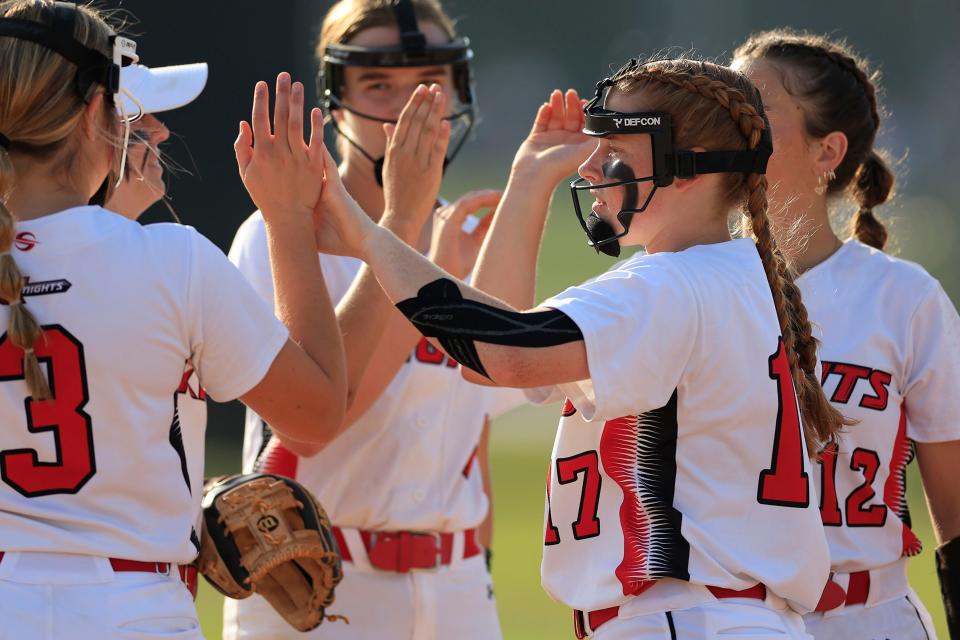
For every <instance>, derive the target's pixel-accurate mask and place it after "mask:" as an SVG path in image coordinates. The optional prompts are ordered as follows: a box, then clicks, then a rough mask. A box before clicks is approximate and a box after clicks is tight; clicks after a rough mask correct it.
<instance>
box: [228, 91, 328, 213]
mask: <svg viewBox="0 0 960 640" xmlns="http://www.w3.org/2000/svg"><path fill="white" fill-rule="evenodd" d="M251 125H252V126H251ZM233 149H234V152H235V153H236V155H237V167H238V168H239V169H240V179H241V180H243V186H244V187H246V189H247V193H249V194H250V197H251V198H252V199H253V202H254V203H255V204H256V205H257V207H258V208H259V209H260V211H261V212H262V213H263V218H264V220H265V221H266V222H268V223H271V222H282V221H284V220H288V219H295V218H296V217H298V216H306V218H305V219H309V216H310V215H312V213H313V210H314V208H315V207H316V205H317V201H318V200H319V199H320V193H321V190H322V188H323V167H324V162H323V160H324V147H323V118H322V116H321V113H320V110H319V109H313V110H312V111H311V112H310V141H309V143H307V142H304V139H303V85H302V84H300V83H299V82H294V83H292V84H291V80H290V74H289V73H286V72H284V73H281V74H279V75H278V76H277V87H276V106H275V107H274V113H273V126H272V127H271V123H270V91H269V89H268V88H267V83H266V82H262V81H261V82H258V83H257V85H256V88H255V89H254V93H253V113H252V116H251V119H250V122H249V123H248V122H246V121H244V122H241V123H240V133H239V135H238V136H237V140H236V142H234V144H233Z"/></svg>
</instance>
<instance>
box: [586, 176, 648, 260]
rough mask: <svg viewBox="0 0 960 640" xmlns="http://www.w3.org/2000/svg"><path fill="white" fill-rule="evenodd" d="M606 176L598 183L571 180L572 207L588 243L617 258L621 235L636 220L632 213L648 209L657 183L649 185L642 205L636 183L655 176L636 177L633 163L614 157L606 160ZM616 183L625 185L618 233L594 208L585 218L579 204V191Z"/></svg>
mask: <svg viewBox="0 0 960 640" xmlns="http://www.w3.org/2000/svg"><path fill="white" fill-rule="evenodd" d="M603 177H604V178H605V180H606V181H605V182H603V183H602V184H596V185H594V184H590V183H589V182H587V180H586V178H579V179H577V180H574V181H573V182H571V183H570V192H571V194H572V196H573V208H574V211H575V212H576V214H577V218H578V219H579V220H580V226H581V227H583V230H584V232H585V233H586V234H587V244H588V245H590V246H591V247H593V248H594V249H595V250H596V251H597V252H598V253H604V254H606V255H608V256H611V257H613V258H617V257H619V256H620V238H622V237H623V236H625V235H626V234H627V232H629V231H630V223H631V221H632V220H633V215H634V214H635V213H643V212H644V211H646V209H647V206H648V205H649V204H650V200H651V199H652V198H653V194H654V193H655V192H656V190H657V187H656V185H655V184H654V186H653V187H652V188H651V189H650V193H648V194H647V197H646V198H644V201H643V205H642V206H638V204H639V202H640V189H639V188H638V187H637V184H638V183H640V182H653V181H654V177H653V176H648V177H645V178H637V177H635V174H634V172H633V169H631V168H630V165H628V164H626V163H625V162H623V161H622V160H614V161H612V162H607V163H604V165H603ZM614 187H622V188H623V192H624V193H623V204H622V206H621V207H620V211H619V212H618V213H617V220H618V221H619V222H620V224H621V225H623V231H622V232H621V233H617V232H616V231H615V230H614V228H613V225H611V224H610V223H609V222H607V221H605V220H604V219H603V218H601V217H600V216H598V215H597V214H596V213H593V212H592V211H591V212H590V215H589V216H587V217H586V218H584V217H583V209H582V208H581V206H580V192H582V191H587V192H589V191H593V190H597V189H611V188H614Z"/></svg>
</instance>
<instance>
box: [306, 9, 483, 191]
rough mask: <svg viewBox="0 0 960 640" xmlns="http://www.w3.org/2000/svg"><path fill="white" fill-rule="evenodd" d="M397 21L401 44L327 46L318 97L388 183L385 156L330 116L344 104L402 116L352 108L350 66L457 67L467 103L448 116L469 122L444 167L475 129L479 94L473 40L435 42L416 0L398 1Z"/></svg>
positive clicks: (462, 99)
mask: <svg viewBox="0 0 960 640" xmlns="http://www.w3.org/2000/svg"><path fill="white" fill-rule="evenodd" d="M393 10H394V15H395V17H396V19H397V26H398V28H399V29H400V45H399V46H395V47H361V46H356V45H348V44H331V45H328V46H327V47H326V49H325V50H324V54H323V60H322V61H321V64H320V71H319V72H318V73H317V94H318V95H317V98H318V101H319V103H320V107H321V109H323V113H324V115H325V116H327V117H328V120H329V121H330V122H331V123H332V124H333V127H334V129H335V130H336V132H337V133H338V134H339V135H341V136H343V137H344V138H345V139H346V140H347V142H349V143H350V144H351V145H353V147H355V148H356V149H357V150H358V151H359V152H360V153H361V154H363V156H364V157H366V158H367V159H368V160H370V162H372V163H373V165H374V173H375V175H376V177H377V182H378V183H379V184H381V185H382V184H383V179H382V178H383V176H382V171H383V161H384V159H383V158H380V159H376V158H374V157H373V156H372V155H370V153H368V152H367V151H366V150H365V149H364V148H363V147H361V146H360V145H359V144H357V143H356V142H355V141H354V140H353V139H351V138H350V136H348V135H347V134H346V133H345V132H344V131H342V130H341V129H340V127H339V126H337V122H336V120H334V119H333V118H332V117H329V116H330V114H331V113H332V112H333V111H334V110H335V109H343V110H344V111H348V112H350V113H352V114H354V115H356V116H359V117H361V118H366V119H368V120H372V121H374V122H386V123H391V124H396V122H397V121H396V120H390V119H384V118H378V117H376V116H372V115H370V114H367V113H363V112H361V111H357V110H355V109H351V108H350V107H348V106H347V105H346V104H344V102H343V96H342V95H341V91H342V90H343V82H344V67H346V66H357V67H385V68H391V67H394V68H396V67H433V66H447V65H450V66H451V67H452V68H453V83H454V87H455V89H456V92H457V99H458V101H459V103H460V106H461V107H462V108H460V109H457V110H456V111H455V112H454V113H453V114H452V115H449V116H446V117H445V118H444V120H448V121H450V123H451V125H452V124H455V123H458V122H463V124H464V126H463V127H462V133H461V134H460V135H459V136H458V137H459V139H458V141H457V142H456V143H455V144H452V145H451V146H450V151H449V152H448V153H447V158H446V161H445V162H444V168H446V166H447V165H449V164H450V163H451V162H453V159H454V158H455V157H456V156H457V154H458V153H459V152H460V149H461V147H463V144H464V143H465V142H466V140H467V138H468V137H469V135H470V131H471V130H472V129H473V124H474V121H475V120H476V106H475V105H476V99H475V97H474V90H473V71H472V68H471V66H470V63H471V61H472V60H473V51H472V50H471V49H470V40H469V39H467V38H458V39H456V40H453V41H452V42H448V43H444V44H429V43H428V42H427V38H426V36H425V35H424V34H423V32H421V31H420V27H419V26H418V24H417V18H416V13H415V11H414V8H413V3H412V2H411V1H410V0H395V3H394V5H393Z"/></svg>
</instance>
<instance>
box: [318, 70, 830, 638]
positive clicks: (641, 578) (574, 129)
mask: <svg viewBox="0 0 960 640" xmlns="http://www.w3.org/2000/svg"><path fill="white" fill-rule="evenodd" d="M585 114H586V117H585V118H584V116H583V115H582V114H581V113H580V101H579V99H578V97H577V95H576V93H574V92H573V91H570V92H568V93H567V95H566V96H565V97H564V96H562V95H561V94H560V93H559V92H556V93H554V95H553V96H552V97H551V99H550V102H549V103H548V104H544V105H543V106H542V107H541V108H540V111H539V112H538V114H537V118H536V121H535V124H534V128H533V131H532V132H531V134H530V136H529V137H528V139H527V140H526V142H524V144H523V146H522V147H521V149H520V151H519V152H518V154H517V156H516V158H515V160H514V163H513V169H512V173H511V177H510V182H509V183H508V187H507V191H506V193H505V195H504V199H503V201H502V202H501V204H500V206H499V207H498V210H497V213H496V219H495V221H494V223H493V228H492V232H491V237H490V238H489V239H488V241H487V243H486V245H485V247H484V250H483V252H482V254H481V258H480V261H479V264H478V269H477V278H476V281H477V283H478V284H484V283H489V282H492V281H493V280H497V281H500V282H501V283H502V284H501V285H500V286H499V287H498V288H495V287H491V290H493V289H496V295H497V296H498V297H499V298H500V299H499V300H498V299H497V298H493V297H491V296H490V295H487V294H484V293H481V292H480V291H478V290H477V289H474V288H471V287H469V286H467V285H465V284H463V283H462V282H458V281H455V280H453V279H452V278H451V277H450V276H449V275H448V274H445V273H443V272H442V271H441V270H440V269H438V268H437V267H436V266H435V265H433V264H431V263H430V262H428V261H427V260H425V259H423V258H422V256H420V255H418V254H417V253H416V252H414V251H411V250H410V249H409V247H407V246H406V245H404V244H403V243H401V242H398V241H397V239H396V238H395V237H393V235H391V234H390V233H388V232H386V231H385V230H383V229H382V228H379V227H377V226H376V225H374V224H373V223H372V222H370V221H369V220H368V219H367V218H366V217H365V216H364V215H363V214H362V211H361V210H360V209H359V208H358V207H357V206H356V205H355V203H353V202H351V201H350V198H349V196H348V195H347V193H346V191H345V190H344V188H343V186H342V185H341V184H340V183H339V181H338V180H337V179H336V175H335V174H334V173H332V171H331V169H332V163H331V162H330V161H329V159H328V163H327V185H326V187H325V189H324V192H323V194H322V196H321V200H320V203H319V211H320V221H321V224H324V225H330V226H332V227H333V228H334V229H335V230H336V232H337V233H338V234H339V238H340V239H341V242H342V246H341V251H344V252H347V253H350V254H352V255H357V256H359V257H361V258H362V259H363V260H364V261H365V262H367V264H369V265H370V266H371V267H372V268H373V269H374V271H375V272H376V274H377V277H378V279H379V281H380V283H381V284H382V285H383V286H384V288H385V290H386V291H387V293H388V295H390V297H391V298H392V299H393V300H395V301H397V307H398V308H399V309H400V310H401V311H402V312H403V313H404V314H405V315H406V316H407V317H408V318H409V319H410V320H411V321H412V322H413V323H414V325H415V326H417V328H418V329H420V330H421V331H422V332H424V334H425V335H427V336H431V337H434V338H436V339H437V340H438V341H439V343H440V344H441V345H442V346H443V348H444V349H445V350H446V351H447V352H448V353H451V354H455V357H456V358H457V359H458V360H459V361H460V362H461V363H463V364H464V366H469V367H470V368H471V369H472V370H473V372H474V373H472V374H471V377H473V378H475V379H485V380H487V382H492V383H493V384H498V385H508V386H517V387H542V386H547V387H558V388H559V390H560V392H561V393H563V394H564V395H566V397H567V398H568V401H567V403H566V404H565V406H564V408H563V414H562V418H561V422H560V427H559V430H558V433H557V438H556V442H555V444H554V450H553V456H552V462H551V466H550V469H549V476H548V477H549V483H548V489H547V504H546V507H547V508H546V514H545V516H546V517H545V520H546V523H545V524H546V531H545V540H544V544H545V546H544V557H543V567H542V580H543V584H544V587H545V588H546V590H547V591H548V592H549V593H550V595H551V596H553V597H554V598H556V599H558V600H560V601H561V602H563V603H565V604H567V605H568V606H570V607H571V608H573V609H575V610H576V613H575V620H576V624H577V634H578V636H579V637H584V636H585V635H594V636H596V637H597V638H604V639H611V638H617V639H619V638H676V637H679V638H704V637H711V638H712V637H764V638H788V637H789V638H802V637H806V636H805V635H804V633H803V631H802V629H803V623H802V619H801V618H800V616H799V615H798V613H796V611H808V610H812V609H813V608H814V607H815V606H816V605H817V603H818V601H819V599H820V596H821V593H822V591H823V587H824V584H826V580H827V576H828V571H829V558H828V550H827V544H826V540H825V538H824V534H823V527H822V525H821V523H820V518H819V514H818V512H817V508H816V497H815V494H814V488H813V477H812V476H813V473H812V471H813V470H812V468H811V464H810V461H809V458H808V456H807V451H808V445H809V448H813V447H816V446H818V442H819V441H820V440H829V439H830V438H831V437H833V435H834V434H835V433H836V431H837V429H839V427H840V425H841V423H842V418H841V416H840V415H839V414H838V413H837V412H836V411H835V410H834V409H833V408H832V407H831V406H830V405H829V403H828V402H827V400H826V398H825V397H824V396H823V392H822V390H821V388H820V385H819V380H818V379H817V378H816V364H817V361H816V355H815V346H816V345H815V342H814V341H813V339H812V338H811V336H810V324H809V322H808V321H807V319H806V312H805V310H804V308H803V304H802V302H801V300H800V294H799V292H798V291H797V290H796V287H795V286H794V285H793V283H792V281H791V279H790V275H789V272H788V271H787V270H786V268H785V267H784V264H783V262H782V259H781V258H780V257H779V252H778V250H777V248H776V242H775V241H774V239H773V237H772V236H771V233H770V228H769V224H768V220H767V215H766V206H767V201H766V179H765V177H764V175H763V173H764V171H765V167H766V161H767V158H768V157H769V155H770V153H771V147H770V139H769V133H768V128H767V125H766V122H765V119H764V117H763V115H762V107H761V102H760V98H759V95H758V94H757V92H756V89H755V88H754V87H753V86H752V85H751V84H750V83H749V81H748V80H747V79H746V78H745V77H743V76H742V75H739V74H737V73H735V72H733V71H731V70H729V69H726V68H723V67H719V66H716V65H713V64H710V63H706V62H695V61H689V60H673V61H659V62H654V63H649V64H639V63H637V62H636V61H631V62H630V63H629V64H627V65H625V66H624V67H623V68H622V69H621V70H620V71H619V72H618V73H617V74H616V75H615V76H614V77H613V78H612V79H608V80H606V81H604V82H601V83H599V84H598V90H597V95H596V97H595V98H594V99H593V100H592V101H591V102H590V103H588V104H587V105H586V108H585ZM581 128H583V131H584V132H585V133H586V134H588V135H591V136H598V137H599V138H600V139H599V140H598V142H597V143H596V144H595V145H591V144H590V143H589V139H588V138H587V137H586V136H584V135H583V134H582V133H581ZM590 147H595V148H594V149H593V150H592V152H591V150H590ZM705 148H706V149H709V150H710V151H703V149H705ZM586 155H589V158H588V159H587V160H586V161H585V162H584V163H583V164H582V166H581V167H580V174H581V175H582V176H583V178H582V179H581V180H578V181H575V182H574V183H573V190H574V195H575V196H576V195H577V194H579V193H581V192H582V191H584V190H589V191H590V192H591V193H592V194H593V195H594V196H595V197H596V200H595V202H594V203H593V207H592V213H591V214H590V216H589V217H588V218H586V219H584V218H583V216H582V215H580V218H581V221H582V222H583V226H584V229H585V231H586V232H587V236H588V238H589V239H590V242H591V244H592V245H593V246H594V247H596V248H597V249H598V250H602V251H604V252H606V253H610V254H614V255H615V254H618V253H619V247H620V245H621V243H622V244H623V245H628V246H631V245H638V244H642V245H644V246H645V247H646V249H647V254H646V255H641V254H638V255H636V256H634V257H633V258H631V259H629V260H626V261H625V262H623V263H620V264H619V265H617V266H615V267H614V268H613V269H611V270H610V271H608V272H606V273H604V274H603V275H601V276H599V277H598V278H596V279H595V280H593V281H592V282H589V283H587V284H584V285H582V286H580V287H573V288H571V289H568V290H567V291H565V292H564V293H561V294H559V295H557V296H555V297H553V298H550V299H548V300H547V301H546V302H544V303H543V304H542V305H541V306H540V307H538V308H535V309H533V310H531V311H522V312H521V311H516V310H515V309H516V308H520V309H529V308H530V306H531V303H530V302H529V301H525V300H522V299H521V298H524V297H526V298H528V299H529V298H532V279H533V276H532V273H533V271H532V270H529V271H528V270H526V267H527V266H529V263H530V262H531V261H532V260H533V259H534V257H535V255H536V253H537V250H538V244H539V238H540V236H541V233H540V232H541V228H542V224H543V222H544V219H545V216H546V209H547V204H548V202H549V196H550V194H551V192H552V190H553V186H554V185H555V184H556V181H557V180H559V179H560V178H561V177H562V176H563V175H565V174H566V173H567V172H568V171H571V170H572V169H573V168H574V167H575V166H576V164H577V162H579V161H580V160H582V159H583V158H584V156H586ZM715 174H716V175H715ZM584 183H587V184H584ZM741 208H742V210H743V211H745V212H746V213H747V214H748V215H749V217H750V221H751V223H752V229H753V231H754V233H755V235H756V243H755V242H754V241H752V240H750V239H738V240H731V238H730V234H729V230H728V226H727V221H728V217H729V214H730V213H732V212H733V211H734V210H737V209H741ZM577 213H578V214H580V207H579V205H577ZM524 274H530V275H529V276H528V277H526V278H525V277H524ZM517 281H519V283H517ZM501 300H506V301H507V303H505V302H502V301H501ZM511 302H512V303H513V304H514V305H515V306H513V307H511V306H510V304H508V303H511ZM801 412H802V414H803V416H804V420H805V421H804V423H803V424H802V426H801V421H800V414H801ZM805 432H806V433H805Z"/></svg>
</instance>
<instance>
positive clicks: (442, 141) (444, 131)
mask: <svg viewBox="0 0 960 640" xmlns="http://www.w3.org/2000/svg"><path fill="white" fill-rule="evenodd" d="M449 145H450V122H449V121H447V120H442V121H441V122H440V126H439V127H438V133H437V137H436V139H435V140H434V143H433V151H432V152H431V154H430V162H431V164H432V163H433V162H435V161H439V162H444V161H445V160H446V159H447V147H448V146H449Z"/></svg>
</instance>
